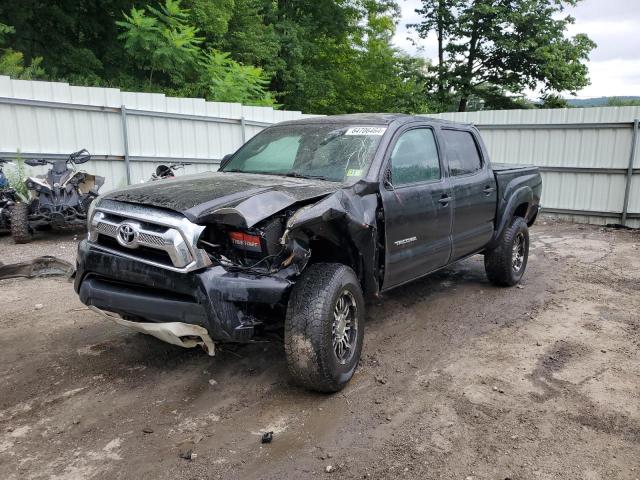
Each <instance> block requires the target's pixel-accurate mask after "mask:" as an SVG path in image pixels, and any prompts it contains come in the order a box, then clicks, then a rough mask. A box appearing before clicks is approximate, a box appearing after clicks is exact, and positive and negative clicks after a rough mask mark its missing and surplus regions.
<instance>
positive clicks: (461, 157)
mask: <svg viewBox="0 0 640 480" xmlns="http://www.w3.org/2000/svg"><path fill="white" fill-rule="evenodd" d="M442 136H443V137H444V141H445V143H446V158H447V162H448V163H449V171H450V172H451V175H452V176H457V175H468V174H470V173H474V172H477V171H478V170H480V169H481V168H482V160H481V159H480V152H479V151H478V146H477V145H476V142H475V140H474V139H473V135H472V134H471V133H470V132H461V131H458V130H443V131H442Z"/></svg>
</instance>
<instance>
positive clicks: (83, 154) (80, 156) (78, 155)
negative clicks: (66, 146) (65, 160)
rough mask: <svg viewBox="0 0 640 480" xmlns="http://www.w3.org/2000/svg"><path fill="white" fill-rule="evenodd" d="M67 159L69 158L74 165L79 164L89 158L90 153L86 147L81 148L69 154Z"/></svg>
mask: <svg viewBox="0 0 640 480" xmlns="http://www.w3.org/2000/svg"><path fill="white" fill-rule="evenodd" d="M69 160H71V161H72V162H73V163H75V164H76V165H80V164H82V163H86V162H88V161H89V160H91V155H90V154H89V152H88V151H87V149H86V148H83V149H82V150H80V151H79V152H75V153H72V154H71V155H69Z"/></svg>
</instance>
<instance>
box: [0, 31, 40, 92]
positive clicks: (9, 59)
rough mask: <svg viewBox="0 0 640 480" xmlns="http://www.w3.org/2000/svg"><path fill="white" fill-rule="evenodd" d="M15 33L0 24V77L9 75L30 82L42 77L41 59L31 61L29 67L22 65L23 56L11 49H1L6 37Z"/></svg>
mask: <svg viewBox="0 0 640 480" xmlns="http://www.w3.org/2000/svg"><path fill="white" fill-rule="evenodd" d="M13 33H15V29H14V28H13V27H11V26H9V25H5V24H3V23H0V75H9V76H10V77H13V78H19V79H21V80H32V79H35V78H40V77H43V76H44V70H43V69H42V67H41V66H40V64H41V63H42V58H41V57H36V58H33V59H32V60H31V62H30V63H29V65H26V66H25V64H24V54H23V53H22V52H17V51H15V50H12V49H11V48H2V46H3V45H4V43H5V42H6V40H7V37H8V36H9V35H11V34H13Z"/></svg>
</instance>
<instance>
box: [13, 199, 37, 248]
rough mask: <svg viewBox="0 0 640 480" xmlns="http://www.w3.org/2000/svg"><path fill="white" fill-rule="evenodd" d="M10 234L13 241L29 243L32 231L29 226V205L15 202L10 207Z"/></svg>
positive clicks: (31, 238)
mask: <svg viewBox="0 0 640 480" xmlns="http://www.w3.org/2000/svg"><path fill="white" fill-rule="evenodd" d="M11 236H12V237H13V241H14V242H15V243H29V242H30V241H31V240H33V231H32V230H31V228H30V227H29V205H28V204H26V203H22V202H20V203H16V204H15V205H14V206H13V208H12V209H11Z"/></svg>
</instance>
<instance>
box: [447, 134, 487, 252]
mask: <svg viewBox="0 0 640 480" xmlns="http://www.w3.org/2000/svg"><path fill="white" fill-rule="evenodd" d="M441 133H442V138H443V139H444V144H445V155H446V160H447V164H448V168H449V176H450V181H451V190H452V192H453V207H454V208H453V228H452V240H453V249H452V254H451V260H452V261H453V260H457V259H459V258H462V257H464V256H466V255H469V254H471V253H475V252H477V251H479V250H481V249H482V248H483V247H484V246H485V245H486V244H487V242H488V241H489V240H490V239H491V236H492V235H493V230H494V219H495V212H496V202H497V198H498V197H497V188H496V181H495V178H494V176H493V172H492V171H491V168H489V165H488V163H489V162H488V161H487V160H486V159H485V158H483V155H482V149H481V148H480V142H479V140H478V138H477V137H476V134H475V132H473V131H471V130H464V129H452V128H443V129H442V131H441Z"/></svg>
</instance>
